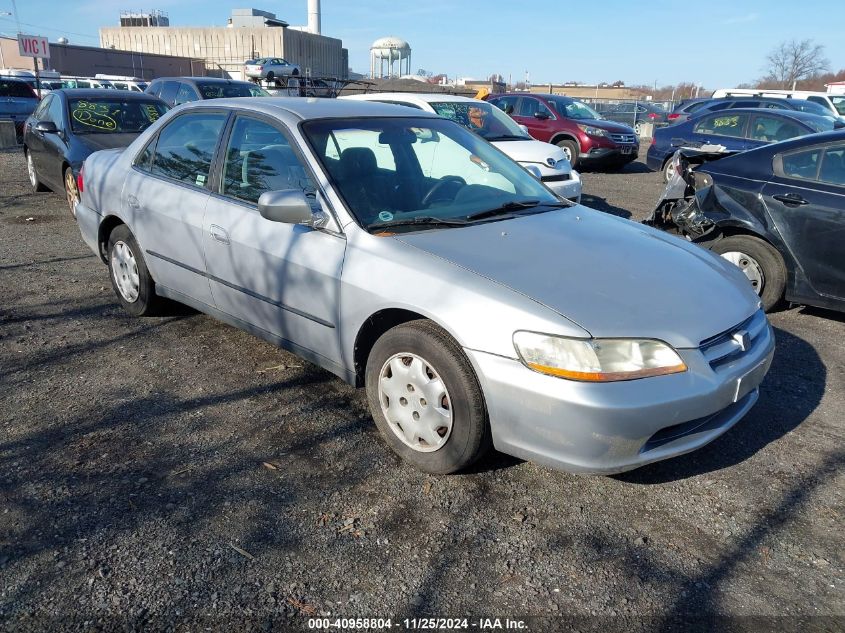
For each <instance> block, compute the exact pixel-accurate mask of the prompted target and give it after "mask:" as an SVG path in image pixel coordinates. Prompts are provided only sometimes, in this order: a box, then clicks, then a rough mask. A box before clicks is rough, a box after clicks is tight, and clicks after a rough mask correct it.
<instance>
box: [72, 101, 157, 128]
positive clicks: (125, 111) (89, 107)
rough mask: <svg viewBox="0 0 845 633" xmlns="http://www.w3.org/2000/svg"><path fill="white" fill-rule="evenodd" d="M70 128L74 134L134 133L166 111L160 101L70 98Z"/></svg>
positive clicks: (147, 125) (146, 126)
mask: <svg viewBox="0 0 845 633" xmlns="http://www.w3.org/2000/svg"><path fill="white" fill-rule="evenodd" d="M68 108H69V110H70V125H71V129H72V130H73V131H74V132H75V133H76V134H136V133H138V132H143V131H144V130H146V129H147V128H148V127H150V126H151V125H152V124H153V123H155V122H156V121H157V120H158V118H159V117H160V116H161V115H162V114H164V113H165V112H167V106H166V105H164V104H163V103H161V102H160V101H153V100H145V99H125V100H124V99H120V98H117V97H116V98H114V99H71V100H70V101H69V102H68Z"/></svg>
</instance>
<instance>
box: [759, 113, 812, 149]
mask: <svg viewBox="0 0 845 633" xmlns="http://www.w3.org/2000/svg"><path fill="white" fill-rule="evenodd" d="M802 134H806V132H805V131H804V129H803V128H801V127H800V126H799V125H797V124H796V123H793V122H792V121H788V120H787V119H781V118H780V117H775V116H766V115H765V114H762V115H757V116H755V117H754V120H753V121H752V123H751V129H750V130H749V134H748V137H749V138H752V139H754V140H755V141H765V142H767V143H775V142H777V141H785V140H786V139H789V138H795V137H796V136H801V135H802Z"/></svg>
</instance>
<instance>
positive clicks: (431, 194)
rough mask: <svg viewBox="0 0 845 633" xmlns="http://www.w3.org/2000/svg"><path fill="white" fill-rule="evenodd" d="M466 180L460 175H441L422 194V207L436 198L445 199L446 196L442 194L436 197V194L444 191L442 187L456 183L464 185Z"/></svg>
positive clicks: (428, 204)
mask: <svg viewBox="0 0 845 633" xmlns="http://www.w3.org/2000/svg"><path fill="white" fill-rule="evenodd" d="M466 184H467V181H466V180H464V179H463V178H461V177H460V176H443V178H441V179H440V180H438V181H437V182H436V183H434V186H433V187H432V188H431V189H429V190H428V192H427V193H426V194H425V195H424V196H423V199H422V202H421V203H420V204H421V205H422V206H423V208H425V207H428V206H430V205H431V203H432V202H435V201H436V200H447V199H448V197H447V196H443V197H441V198H438V197H437V194H440V193H444V191H443V190H444V189H446V187H448V186H452V187H454V186H456V185H460V186H463V185H466Z"/></svg>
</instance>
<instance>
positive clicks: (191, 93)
mask: <svg viewBox="0 0 845 633" xmlns="http://www.w3.org/2000/svg"><path fill="white" fill-rule="evenodd" d="M199 98H200V96H199V95H198V94H197V91H196V90H194V89H193V87H192V86H191V84H185V83H180V84H179V91H178V92H177V93H176V99H175V100H174V101H173V105H180V104H182V103H190V102H191V101H199Z"/></svg>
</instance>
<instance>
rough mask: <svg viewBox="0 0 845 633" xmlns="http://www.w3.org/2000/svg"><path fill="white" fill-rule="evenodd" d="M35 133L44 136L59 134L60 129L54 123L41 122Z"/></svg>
mask: <svg viewBox="0 0 845 633" xmlns="http://www.w3.org/2000/svg"><path fill="white" fill-rule="evenodd" d="M35 131H36V132H41V133H42V134H58V133H59V128H57V127H56V124H55V123H53V122H52V121H39V122H38V123H36V124H35Z"/></svg>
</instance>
